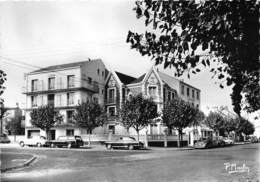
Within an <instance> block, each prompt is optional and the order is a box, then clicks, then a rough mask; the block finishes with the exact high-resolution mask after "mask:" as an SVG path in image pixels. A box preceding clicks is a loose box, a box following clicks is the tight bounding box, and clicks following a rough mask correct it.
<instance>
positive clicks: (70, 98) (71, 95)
mask: <svg viewBox="0 0 260 182" xmlns="http://www.w3.org/2000/svg"><path fill="white" fill-rule="evenodd" d="M67 104H68V105H73V104H74V93H67Z"/></svg>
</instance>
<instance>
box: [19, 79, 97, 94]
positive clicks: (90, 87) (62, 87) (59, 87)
mask: <svg viewBox="0 0 260 182" xmlns="http://www.w3.org/2000/svg"><path fill="white" fill-rule="evenodd" d="M75 90H83V91H90V92H94V93H98V92H99V86H98V83H97V82H93V83H91V84H90V83H87V82H82V83H81V84H80V85H79V86H77V85H74V84H70V85H67V84H55V85H54V86H52V87H49V86H48V85H47V84H46V85H44V84H38V85H36V86H34V87H33V88H26V87H22V93H23V94H27V95H34V94H47V93H48V94H49V93H56V92H64V91H65V92H67V91H75Z"/></svg>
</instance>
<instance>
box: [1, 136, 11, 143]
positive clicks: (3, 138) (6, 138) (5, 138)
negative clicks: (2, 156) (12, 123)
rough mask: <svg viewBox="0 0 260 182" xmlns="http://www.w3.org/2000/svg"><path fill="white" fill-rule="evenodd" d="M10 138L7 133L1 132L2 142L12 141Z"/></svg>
mask: <svg viewBox="0 0 260 182" xmlns="http://www.w3.org/2000/svg"><path fill="white" fill-rule="evenodd" d="M10 142H11V141H10V139H9V138H8V136H7V135H6V134H1V135H0V143H10Z"/></svg>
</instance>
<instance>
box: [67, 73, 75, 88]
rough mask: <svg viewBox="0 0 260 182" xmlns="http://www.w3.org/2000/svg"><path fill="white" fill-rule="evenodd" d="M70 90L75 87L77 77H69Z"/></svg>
mask: <svg viewBox="0 0 260 182" xmlns="http://www.w3.org/2000/svg"><path fill="white" fill-rule="evenodd" d="M67 79H68V88H73V87H74V86H75V83H74V82H75V75H68V78H67Z"/></svg>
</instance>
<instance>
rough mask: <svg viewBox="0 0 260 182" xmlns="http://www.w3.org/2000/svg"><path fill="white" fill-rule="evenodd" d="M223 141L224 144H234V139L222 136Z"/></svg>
mask: <svg viewBox="0 0 260 182" xmlns="http://www.w3.org/2000/svg"><path fill="white" fill-rule="evenodd" d="M223 141H224V142H225V144H226V145H233V144H234V140H233V139H231V138H228V137H226V138H224V139H223Z"/></svg>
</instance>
